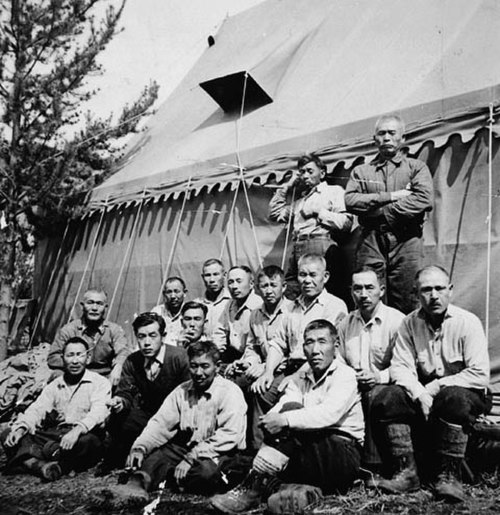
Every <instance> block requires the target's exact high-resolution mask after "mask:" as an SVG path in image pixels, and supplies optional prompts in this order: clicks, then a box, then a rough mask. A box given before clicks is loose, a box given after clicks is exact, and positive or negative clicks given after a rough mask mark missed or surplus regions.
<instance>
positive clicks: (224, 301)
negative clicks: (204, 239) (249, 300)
mask: <svg viewBox="0 0 500 515" xmlns="http://www.w3.org/2000/svg"><path fill="white" fill-rule="evenodd" d="M201 278H202V279H203V283H204V284H205V295H204V296H203V297H200V298H199V299H196V300H197V302H201V303H202V304H204V305H205V306H206V307H207V308H208V312H207V321H206V324H205V334H206V335H207V337H208V338H210V339H211V338H212V337H213V334H214V332H215V330H216V329H217V324H218V323H219V320H220V319H221V316H222V313H223V312H224V309H225V307H226V306H227V305H228V304H229V301H230V300H231V295H229V292H228V291H227V289H226V287H225V286H226V271H225V269H224V265H223V264H222V261H221V260H220V259H215V258H211V259H207V260H206V261H205V262H204V263H203V266H202V269H201Z"/></svg>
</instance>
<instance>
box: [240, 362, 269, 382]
mask: <svg viewBox="0 0 500 515" xmlns="http://www.w3.org/2000/svg"><path fill="white" fill-rule="evenodd" d="M265 371H266V366H265V365H264V364H263V363H255V364H254V365H250V366H249V367H248V368H247V369H246V370H245V377H246V378H247V379H250V381H255V380H256V379H258V378H259V377H260V376H261V375H262V374H263V373H264V372H265Z"/></svg>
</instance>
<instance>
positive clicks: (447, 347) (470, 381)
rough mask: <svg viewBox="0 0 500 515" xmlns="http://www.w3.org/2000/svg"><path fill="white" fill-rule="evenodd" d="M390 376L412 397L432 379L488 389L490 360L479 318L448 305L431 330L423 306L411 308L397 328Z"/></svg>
mask: <svg viewBox="0 0 500 515" xmlns="http://www.w3.org/2000/svg"><path fill="white" fill-rule="evenodd" d="M391 377H392V379H393V380H394V382H395V383H396V384H398V385H400V386H402V387H403V388H405V389H406V391H407V392H408V394H409V395H410V397H411V398H412V399H417V398H418V397H420V395H422V394H423V393H424V392H425V391H426V390H425V386H424V385H426V384H428V383H430V382H431V381H433V380H435V379H437V380H438V383H439V385H440V386H441V387H444V386H462V387H464V388H477V389H485V388H487V387H488V382H489V379H490V360H489V356H488V344H487V341H486V336H485V334H484V330H483V326H482V324H481V321H480V320H479V318H477V316H476V315H474V314H473V313H471V312H469V311H466V310H465V309H461V308H459V307H457V306H454V305H452V304H450V305H449V306H448V310H447V312H446V314H445V317H444V320H443V323H442V325H441V327H440V328H439V329H437V330H434V329H433V327H432V326H431V325H430V324H429V322H428V321H427V318H426V316H425V313H424V311H423V310H422V309H417V310H415V311H413V312H412V313H410V314H409V315H408V316H407V317H405V319H404V320H403V323H402V324H401V327H400V329H399V331H398V336H397V339H396V345H395V346H394V355H393V359H392V362H391Z"/></svg>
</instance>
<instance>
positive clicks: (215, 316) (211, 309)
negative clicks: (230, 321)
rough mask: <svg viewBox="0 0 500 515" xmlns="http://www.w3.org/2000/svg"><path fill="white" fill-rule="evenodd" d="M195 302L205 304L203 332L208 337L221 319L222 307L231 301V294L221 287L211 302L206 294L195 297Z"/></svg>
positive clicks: (210, 336)
mask: <svg viewBox="0 0 500 515" xmlns="http://www.w3.org/2000/svg"><path fill="white" fill-rule="evenodd" d="M196 302H200V303H201V304H205V306H207V309H208V311H207V319H206V322H205V334H206V335H207V337H208V338H209V339H210V338H212V336H213V334H214V332H215V330H216V329H217V325H218V324H219V322H220V321H221V318H222V314H223V313H224V309H225V308H226V306H227V305H228V304H229V303H230V302H231V295H229V292H228V291H227V290H226V289H225V288H223V289H222V290H221V292H220V293H219V295H218V296H217V298H216V299H215V300H214V301H213V302H212V301H211V300H208V299H207V297H206V296H205V297H200V298H198V299H196Z"/></svg>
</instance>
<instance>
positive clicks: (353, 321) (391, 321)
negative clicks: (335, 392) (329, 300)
mask: <svg viewBox="0 0 500 515" xmlns="http://www.w3.org/2000/svg"><path fill="white" fill-rule="evenodd" d="M404 317H405V316H404V315H403V313H401V311H398V310H397V309H394V308H391V307H389V306H386V305H385V304H384V303H383V302H380V303H379V305H378V306H377V308H376V309H375V313H374V314H373V316H372V318H371V319H370V320H369V321H368V322H366V323H365V321H364V320H363V317H362V316H361V313H360V312H359V309H356V310H355V311H352V312H351V313H349V315H348V316H347V318H345V319H344V320H342V322H341V323H340V324H339V327H338V330H339V344H340V346H339V353H340V355H341V356H342V358H343V359H344V360H345V362H346V363H347V364H348V365H349V366H351V367H353V368H354V369H365V370H378V371H379V372H380V382H381V383H389V380H390V375H389V366H390V364H391V358H392V351H393V348H394V344H395V343H396V336H397V331H398V329H399V327H400V325H401V322H402V321H403V318H404Z"/></svg>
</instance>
